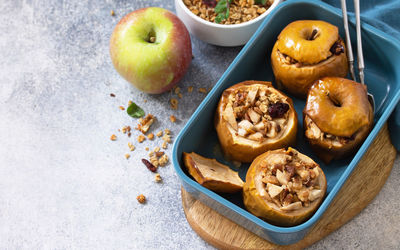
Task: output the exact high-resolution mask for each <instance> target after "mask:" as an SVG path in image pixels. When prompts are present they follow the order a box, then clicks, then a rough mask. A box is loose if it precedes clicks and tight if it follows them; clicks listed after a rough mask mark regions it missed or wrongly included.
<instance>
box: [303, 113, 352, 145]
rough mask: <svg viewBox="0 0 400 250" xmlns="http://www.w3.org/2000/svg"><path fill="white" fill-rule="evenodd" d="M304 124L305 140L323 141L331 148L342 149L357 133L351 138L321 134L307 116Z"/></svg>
mask: <svg viewBox="0 0 400 250" xmlns="http://www.w3.org/2000/svg"><path fill="white" fill-rule="evenodd" d="M304 123H305V127H306V131H305V135H306V137H307V138H309V139H314V140H319V141H324V142H326V143H328V144H329V145H330V146H331V147H342V146H343V145H345V144H347V143H349V142H350V141H352V140H353V139H354V138H355V137H356V135H357V133H358V132H356V133H355V134H353V135H352V136H351V137H343V136H336V135H332V134H329V133H326V132H323V131H322V130H321V129H320V128H319V127H318V126H317V124H315V122H314V121H313V120H311V118H310V117H309V116H308V115H306V116H305V118H304Z"/></svg>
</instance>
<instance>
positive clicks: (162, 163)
mask: <svg viewBox="0 0 400 250" xmlns="http://www.w3.org/2000/svg"><path fill="white" fill-rule="evenodd" d="M158 162H159V163H160V166H165V165H166V164H167V163H168V156H167V155H166V154H164V155H163V156H161V158H160V159H159V160H158Z"/></svg>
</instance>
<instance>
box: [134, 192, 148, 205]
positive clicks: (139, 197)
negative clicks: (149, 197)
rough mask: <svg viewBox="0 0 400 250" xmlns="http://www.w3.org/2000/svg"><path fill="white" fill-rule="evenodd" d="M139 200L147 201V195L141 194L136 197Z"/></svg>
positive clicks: (141, 201)
mask: <svg viewBox="0 0 400 250" xmlns="http://www.w3.org/2000/svg"><path fill="white" fill-rule="evenodd" d="M136 199H137V201H138V202H139V203H141V204H143V203H145V202H146V197H145V196H144V195H143V194H140V195H138V196H137V197H136Z"/></svg>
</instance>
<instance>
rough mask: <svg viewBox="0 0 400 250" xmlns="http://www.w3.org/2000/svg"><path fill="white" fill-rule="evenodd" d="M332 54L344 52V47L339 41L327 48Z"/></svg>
mask: <svg viewBox="0 0 400 250" xmlns="http://www.w3.org/2000/svg"><path fill="white" fill-rule="evenodd" d="M329 51H330V52H331V53H332V54H335V55H340V54H341V53H344V47H343V45H342V44H341V43H340V42H335V43H334V44H333V45H332V47H331V49H330V50H329Z"/></svg>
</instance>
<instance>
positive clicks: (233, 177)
mask: <svg viewBox="0 0 400 250" xmlns="http://www.w3.org/2000/svg"><path fill="white" fill-rule="evenodd" d="M183 162H184V163H185V166H186V168H187V170H188V171H189V174H190V175H191V176H193V178H194V179H195V180H196V181H197V182H198V183H200V185H202V186H204V187H206V188H208V189H211V190H212V191H215V192H221V193H236V192H239V191H241V190H242V188H243V184H244V183H243V181H242V179H240V177H239V175H238V173H237V172H235V171H233V170H231V169H230V168H229V167H228V166H226V165H224V164H221V163H219V162H218V161H217V160H215V159H209V158H205V157H203V156H201V155H198V154H196V153H194V152H192V153H186V152H183Z"/></svg>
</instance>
